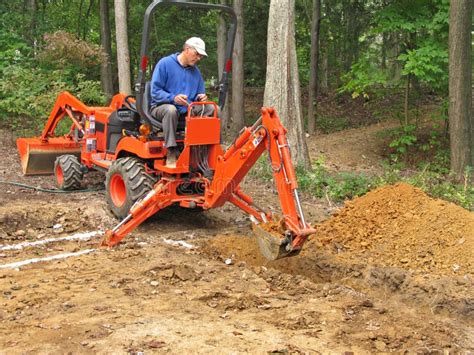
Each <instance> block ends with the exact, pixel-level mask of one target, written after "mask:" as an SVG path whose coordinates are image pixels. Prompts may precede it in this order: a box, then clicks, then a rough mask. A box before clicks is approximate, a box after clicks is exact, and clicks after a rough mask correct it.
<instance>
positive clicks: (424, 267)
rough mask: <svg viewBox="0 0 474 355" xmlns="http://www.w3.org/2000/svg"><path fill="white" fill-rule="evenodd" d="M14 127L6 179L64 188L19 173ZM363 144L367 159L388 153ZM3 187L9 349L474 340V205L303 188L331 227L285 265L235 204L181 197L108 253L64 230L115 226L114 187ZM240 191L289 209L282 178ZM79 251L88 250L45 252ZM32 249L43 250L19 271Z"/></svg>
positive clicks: (371, 347) (348, 347)
mask: <svg viewBox="0 0 474 355" xmlns="http://www.w3.org/2000/svg"><path fill="white" fill-rule="evenodd" d="M377 127H379V128H380V125H379V126H369V127H367V128H365V129H364V128H358V129H357V130H349V131H347V132H339V133H337V134H334V135H326V136H316V137H313V138H311V142H310V143H309V144H310V147H312V149H313V150H312V154H313V155H312V157H313V158H314V159H316V158H317V156H315V153H317V152H318V151H319V150H323V149H326V148H324V147H323V146H321V145H319V144H320V142H323V141H324V142H325V143H324V144H325V146H326V147H333V148H331V149H329V148H328V151H327V152H325V154H326V157H327V163H328V164H334V165H335V166H337V167H338V168H339V169H342V168H343V167H346V166H347V165H348V164H346V163H350V162H351V161H352V160H351V159H350V158H349V157H350V155H351V154H352V153H350V151H352V152H354V150H353V149H352V148H353V146H352V145H348V144H347V140H348V137H353V139H356V136H357V132H360V135H361V137H374V136H373V135H374V134H375V132H376V131H378V129H379V128H377ZM0 137H1V138H0V140H1V141H0V154H2V157H3V159H2V160H1V161H0V180H3V181H18V182H21V183H26V184H30V185H33V186H42V187H46V188H52V187H54V184H53V179H52V178H51V177H23V176H21V175H20V167H19V163H18V156H17V153H16V149H15V146H14V141H13V139H12V137H11V135H9V133H8V132H0ZM361 137H359V138H360V139H365V141H367V142H370V141H371V139H372V138H370V139H366V138H361ZM373 142H375V143H374V144H376V139H375V138H374V139H373ZM365 147H366V151H364V150H363V149H362V148H361V150H357V151H356V152H355V153H354V154H355V156H357V157H362V156H365V157H372V155H371V154H372V152H375V151H377V150H376V149H374V146H373V145H372V146H370V145H366V146H365ZM344 149H345V150H346V153H343V152H342V150H344ZM333 157H334V160H333ZM338 157H343V158H338ZM375 158H376V157H375V155H374V156H373V160H370V163H368V164H367V165H366V167H362V168H367V169H370V166H371V165H373V164H372V163H373V162H375V161H376V159H375ZM354 159H355V161H356V162H357V163H356V164H358V162H359V161H360V160H357V159H356V158H355V157H354ZM361 159H364V158H361ZM364 160H367V159H364ZM357 166H358V165H357ZM362 168H361V169H362ZM87 184H88V186H89V187H91V186H92V187H100V186H102V184H103V177H102V176H101V174H98V173H95V174H90V175H89V176H88V177H87ZM1 186H2V188H1V189H0V305H1V306H0V349H1V350H0V352H1V353H8V354H10V353H114V354H115V353H118V354H120V353H132V354H138V353H142V352H144V353H164V352H167V353H180V354H182V353H303V354H306V353H345V352H355V353H377V352H392V351H397V352H410V353H412V352H420V353H431V352H436V353H441V352H443V351H452V352H461V351H472V350H474V336H473V334H474V322H473V319H474V292H473V287H472V286H473V282H472V280H473V273H474V268H473V266H474V260H473V258H474V256H473V246H474V245H473V243H474V234H473V231H474V213H472V212H468V211H466V210H464V209H462V208H460V207H458V206H455V205H452V204H450V203H447V202H444V201H440V200H434V199H431V198H430V197H428V196H426V195H425V194H424V193H423V192H421V191H420V190H418V189H415V188H413V187H411V186H409V185H406V184H396V185H393V186H384V187H381V188H379V189H377V190H375V191H372V192H370V193H368V194H367V195H365V196H362V197H360V198H357V199H355V200H353V201H348V202H347V203H346V204H345V205H344V206H341V207H340V208H337V209H336V208H335V207H334V206H328V204H327V202H326V201H324V200H316V199H311V198H309V197H303V198H302V200H303V208H304V210H305V211H306V215H307V219H308V220H309V221H310V222H312V224H313V225H315V226H316V228H317V230H318V234H316V235H314V236H312V237H311V238H310V239H309V241H308V242H307V243H306V244H305V247H304V250H303V251H302V252H301V253H300V255H298V256H296V257H293V258H287V259H281V260H277V261H272V262H270V261H267V260H266V259H264V258H263V257H262V256H261V254H260V253H259V251H258V247H257V243H256V242H255V240H254V237H253V235H252V232H251V229H250V222H249V220H248V217H247V216H246V215H245V214H243V213H241V212H240V211H239V210H237V209H236V208H234V207H232V206H230V205H225V206H224V207H223V208H220V209H216V210H211V211H206V212H201V213H198V212H193V211H188V210H185V209H182V208H178V207H170V208H168V209H165V210H163V211H160V212H159V213H158V214H157V215H156V216H154V217H152V218H151V219H150V220H148V221H147V222H145V223H143V224H142V225H141V226H140V227H139V228H138V229H137V230H135V231H134V232H133V233H131V234H130V235H129V236H127V237H126V238H125V239H124V241H123V242H122V243H121V244H119V245H118V246H117V247H115V248H113V249H99V248H98V244H99V241H100V238H101V237H100V236H91V237H88V238H83V239H73V240H66V239H64V237H66V236H71V235H72V236H75V237H77V236H78V234H79V233H86V232H92V231H98V230H101V231H104V230H105V229H107V228H111V227H112V226H114V225H115V224H116V223H117V221H116V220H115V219H114V218H113V217H112V216H111V214H110V213H109V212H108V209H107V206H106V203H105V197H104V192H102V191H98V192H88V193H85V192H80V193H73V194H48V193H44V192H37V191H34V190H31V189H27V188H24V187H18V186H12V185H6V184H2V185H1ZM242 188H243V189H244V191H246V192H247V193H248V194H250V195H251V196H252V197H253V198H255V199H256V201H257V203H258V204H259V205H261V206H262V207H264V208H266V209H269V210H275V211H277V210H278V198H277V196H276V195H275V192H274V189H273V188H272V187H271V185H265V184H261V183H259V182H257V181H254V180H251V179H247V180H246V181H245V183H244V184H242ZM60 238H63V239H60ZM77 238H79V237H77ZM49 239H52V241H49V242H48V240H49ZM26 242H30V244H21V243H26ZM31 243H36V244H31ZM39 243H42V244H39ZM21 245H23V247H22V248H21ZM14 247H17V248H16V249H14ZM68 253H76V254H75V255H73V256H71V257H68V258H62V259H52V260H51V259H49V260H48V259H47V258H48V257H49V258H51V257H55V256H56V257H58V255H65V254H68ZM80 253H83V254H80ZM30 259H45V260H44V261H40V262H36V263H31V264H28V265H23V266H17V267H15V266H14V265H13V266H12V268H10V267H8V265H11V264H12V263H15V262H22V261H25V260H30Z"/></svg>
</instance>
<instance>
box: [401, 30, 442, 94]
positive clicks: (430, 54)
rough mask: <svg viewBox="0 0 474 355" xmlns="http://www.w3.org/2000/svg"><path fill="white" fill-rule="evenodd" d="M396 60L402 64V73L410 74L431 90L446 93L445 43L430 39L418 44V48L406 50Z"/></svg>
mask: <svg viewBox="0 0 474 355" xmlns="http://www.w3.org/2000/svg"><path fill="white" fill-rule="evenodd" d="M398 59H399V60H401V61H402V62H403V63H404V67H403V71H402V73H403V74H404V75H408V74H412V75H414V76H416V77H417V78H418V79H419V80H420V81H422V82H424V83H426V84H428V85H429V86H431V87H432V88H433V89H439V90H444V91H446V89H447V84H448V70H447V68H448V50H447V44H446V43H439V42H435V41H433V40H432V39H429V40H427V41H425V42H424V43H422V44H420V47H419V48H416V49H408V50H407V52H406V53H403V54H400V55H399V56H398Z"/></svg>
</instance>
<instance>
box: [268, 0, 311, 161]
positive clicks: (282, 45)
mask: <svg viewBox="0 0 474 355" xmlns="http://www.w3.org/2000/svg"><path fill="white" fill-rule="evenodd" d="M294 13H295V1H294V0H271V1H270V12H269V19H268V35H267V38H268V39H267V75H266V83H265V95H264V106H270V107H274V108H275V109H276V111H277V113H278V115H279V117H280V119H281V120H282V122H283V124H284V125H285V127H286V128H287V129H288V141H289V143H290V145H291V152H292V157H293V159H294V161H295V163H296V164H298V165H302V166H304V167H305V168H306V169H311V163H310V160H309V154H308V148H307V145H306V138H305V134H304V130H303V119H302V113H301V111H302V110H301V92H300V83H299V77H298V62H297V60H296V44H295V22H294Z"/></svg>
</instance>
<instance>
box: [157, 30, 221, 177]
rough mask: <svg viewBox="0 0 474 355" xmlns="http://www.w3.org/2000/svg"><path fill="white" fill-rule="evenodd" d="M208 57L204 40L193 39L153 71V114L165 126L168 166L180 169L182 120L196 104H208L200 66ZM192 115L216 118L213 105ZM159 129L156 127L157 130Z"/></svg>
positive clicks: (160, 62)
mask: <svg viewBox="0 0 474 355" xmlns="http://www.w3.org/2000/svg"><path fill="white" fill-rule="evenodd" d="M205 56H207V53H206V45H205V43H204V41H203V40H202V39H201V38H198V37H191V38H189V39H188V40H187V41H186V42H185V44H184V46H183V50H182V51H181V53H175V54H172V55H169V56H167V57H164V58H162V59H161V60H160V61H159V62H158V64H157V65H156V67H155V70H154V71H153V76H152V80H151V114H152V115H153V117H154V118H156V120H157V121H159V122H161V124H162V127H163V133H164V138H165V147H166V148H167V151H168V153H167V156H166V166H167V167H169V168H175V167H176V160H177V158H178V156H179V150H178V146H177V144H176V128H177V127H178V120H179V119H182V120H184V117H185V115H186V112H187V110H188V105H189V104H190V103H191V102H193V101H207V95H206V90H205V87H204V80H203V78H202V75H201V72H200V71H199V68H198V67H197V66H196V64H197V63H198V62H199V61H200V60H201V59H202V58H203V57H205ZM192 114H194V115H203V116H212V115H213V114H214V106H213V105H195V106H193V108H192ZM155 128H156V127H155Z"/></svg>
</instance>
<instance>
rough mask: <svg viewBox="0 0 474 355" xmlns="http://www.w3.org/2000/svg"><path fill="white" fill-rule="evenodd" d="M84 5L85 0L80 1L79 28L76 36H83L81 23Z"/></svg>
mask: <svg viewBox="0 0 474 355" xmlns="http://www.w3.org/2000/svg"><path fill="white" fill-rule="evenodd" d="M83 6H84V0H81V2H80V3H79V15H78V16H77V17H78V19H77V30H76V38H77V39H79V38H81V24H82V7H83Z"/></svg>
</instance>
